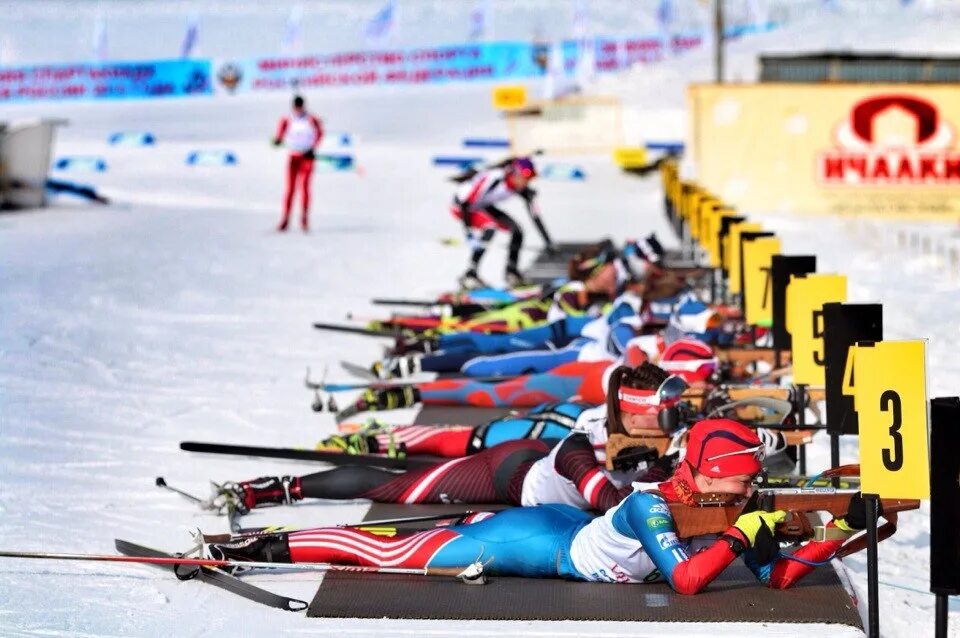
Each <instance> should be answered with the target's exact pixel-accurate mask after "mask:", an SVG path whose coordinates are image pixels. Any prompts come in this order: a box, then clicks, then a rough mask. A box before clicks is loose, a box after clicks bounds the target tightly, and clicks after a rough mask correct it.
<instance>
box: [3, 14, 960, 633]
mask: <svg viewBox="0 0 960 638" xmlns="http://www.w3.org/2000/svg"><path fill="white" fill-rule="evenodd" d="M834 22H836V21H834ZM831 24H833V23H831ZM827 26H828V27H830V25H829V24H828V25H827ZM833 26H836V25H835V24H834V25H833ZM941 26H942V25H941ZM874 27H875V25H867V26H866V27H864V28H865V29H867V28H870V29H873V28H874ZM921 27H923V28H928V27H929V25H926V26H924V25H921ZM904 28H905V27H903V26H893V27H889V28H888V31H889V32H890V33H889V34H888V37H889V38H890V39H893V40H897V39H898V38H901V36H902V37H903V38H904V39H905V41H907V40H906V38H907V36H906V35H903V34H902V33H900V31H898V30H902V29H904ZM918 28H920V27H918ZM943 28H946V27H943ZM827 31H829V28H828V29H827ZM784 33H785V34H784V35H781V36H764V38H767V39H765V40H762V41H759V43H755V44H750V43H747V42H744V43H740V44H737V45H735V46H734V47H732V51H731V58H732V60H733V61H734V62H733V63H734V65H735V68H737V67H736V65H737V64H741V65H748V62H749V61H750V60H751V59H752V56H753V55H755V53H756V51H757V50H763V47H766V46H773V45H772V44H771V42H770V38H775V37H779V40H778V41H780V42H783V41H786V40H789V39H790V38H793V39H794V40H795V41H799V40H800V38H801V35H806V31H802V30H800V31H798V30H788V31H785V32H784ZM864 33H867V32H866V31H864ZM871 33H872V31H871ZM864 37H866V36H864ZM922 40H923V38H922V37H921V35H917V34H916V33H914V34H912V35H911V36H910V39H909V42H911V43H914V44H916V43H917V42H920V41H922ZM931 41H932V40H931ZM876 46H883V43H880V44H877V45H876ZM909 46H913V45H912V44H911V45H909ZM706 64H707V62H706V58H705V57H702V56H698V54H694V55H692V56H690V57H689V58H686V59H680V60H676V61H673V62H670V63H668V64H666V65H664V66H662V67H657V68H653V67H650V68H647V69H639V70H637V71H635V72H632V73H630V74H627V75H626V76H624V77H621V78H606V79H605V80H604V81H603V84H604V87H605V89H607V90H616V91H617V92H618V93H620V94H622V95H624V96H625V97H626V98H627V99H628V100H629V101H630V104H631V106H632V108H633V109H634V113H635V117H634V118H633V130H634V133H635V135H636V136H638V137H642V136H655V137H658V138H670V137H681V136H682V135H683V132H684V131H683V125H684V121H685V119H684V114H683V94H682V86H683V82H684V79H685V78H687V77H694V78H697V77H699V76H700V75H704V76H705V75H706V73H707V71H705V70H704V69H705V68H708V67H707V66H706ZM744 73H745V72H744ZM488 91H489V85H475V86H456V85H451V86H447V87H442V88H428V89H424V88H422V87H419V88H418V89H417V90H416V91H410V90H406V89H401V88H398V89H393V90H390V91H382V90H376V89H363V90H339V91H330V92H323V93H317V94H315V95H311V96H308V97H310V98H311V102H312V105H313V106H314V107H315V108H316V110H317V111H319V112H320V113H321V114H322V115H323V117H324V118H325V120H326V122H327V125H328V127H329V128H330V129H331V130H338V131H341V130H342V131H350V132H352V133H354V134H357V135H359V136H360V138H361V140H362V142H361V146H360V148H359V150H358V156H359V160H360V163H361V164H362V166H363V168H364V174H363V175H362V176H361V175H357V174H352V173H347V174H321V175H318V176H317V177H316V178H315V180H314V195H315V205H314V232H313V233H311V234H309V235H302V234H300V233H299V232H292V233H289V234H287V235H279V234H277V233H274V232H273V231H272V228H273V226H274V225H275V223H276V221H277V204H278V201H279V198H280V190H281V180H280V176H281V171H282V165H283V155H282V153H281V152H279V151H274V150H273V149H271V148H270V147H269V145H268V144H267V140H268V138H269V136H270V135H271V133H272V128H273V125H274V123H275V120H276V118H277V116H278V115H279V114H280V113H281V112H282V111H283V109H284V108H285V107H286V103H287V100H288V96H287V95H285V94H272V95H266V96H248V97H237V98H215V99H214V98H210V99H197V100H187V101H179V102H157V103H151V102H135V103H127V104H123V103H118V104H82V105H69V106H66V105H56V104H43V105H36V106H33V107H26V106H23V107H16V108H7V109H4V110H2V111H0V119H16V118H17V117H24V116H31V115H38V114H41V115H58V116H67V117H69V118H70V120H71V125H70V127H69V128H67V129H65V130H64V131H63V132H62V135H61V136H60V139H59V142H58V146H57V154H58V155H60V154H71V153H77V154H79V153H82V154H103V155H104V156H105V157H106V158H107V160H108V161H109V162H110V171H109V172H107V173H105V174H103V175H81V174H73V175H68V176H65V177H67V178H70V179H77V180H78V181H85V180H88V181H94V182H96V183H97V185H98V186H100V187H101V188H102V189H103V190H104V192H105V193H106V194H108V195H110V196H113V197H115V198H116V199H117V200H118V202H120V204H119V205H117V206H114V207H109V208H91V207H87V206H85V205H76V204H74V203H72V202H70V201H68V200H62V201H61V202H60V203H58V205H56V206H54V207H53V208H50V209H47V210H43V211H35V212H30V213H17V214H4V215H2V216H0V289H2V290H3V295H2V298H0V326H2V330H0V388H2V390H0V445H2V453H0V454H2V456H0V547H3V548H17V549H29V550H45V551H83V552H111V551H112V549H113V548H112V539H113V538H114V537H118V536H119V537H123V538H129V539H131V540H136V541H140V542H143V543H145V544H148V545H155V546H159V547H164V548H171V549H172V548H177V547H182V546H183V545H185V544H186V542H187V539H188V535H187V530H188V529H191V528H196V527H198V526H200V527H202V528H203V529H205V530H211V531H218V530H222V529H223V526H224V523H223V521H222V520H217V519H214V518H211V517H209V516H205V515H202V514H199V513H197V512H195V511H194V510H193V509H192V508H191V507H190V505H189V504H188V503H186V502H185V501H182V500H180V499H178V498H177V497H175V496H173V495H170V494H167V493H165V492H162V491H160V490H158V489H157V488H155V487H154V486H153V483H154V478H155V477H156V476H158V475H163V476H165V477H166V478H167V480H168V481H169V482H170V483H171V484H172V485H178V486H181V487H184V488H185V489H189V490H195V491H203V490H204V489H205V484H206V481H207V480H208V479H215V480H227V479H246V478H252V477H254V476H259V475H262V474H274V473H277V474H292V473H299V472H304V471H308V470H311V469H312V468H313V466H306V465H303V464H297V463H292V462H290V463H287V462H279V461H263V462H256V461H251V460H246V459H228V458H223V459H219V458H215V457H209V458H208V457H203V456H197V455H187V454H185V453H181V452H180V451H179V450H178V449H177V444H178V442H179V441H181V440H184V439H194V440H221V441H230V442H238V443H248V444H266V445H310V444H311V443H312V442H314V441H316V440H317V439H319V438H322V437H323V436H324V435H325V434H327V433H328V432H330V431H331V430H332V428H333V423H332V418H331V417H330V416H329V415H327V414H323V415H317V414H314V413H312V412H311V411H310V410H309V403H310V399H311V397H310V395H309V394H308V393H307V392H306V391H305V390H304V389H303V386H302V378H303V373H304V369H305V367H306V366H307V365H311V366H313V367H314V370H315V371H316V370H317V369H318V368H319V367H321V366H322V365H323V364H324V363H329V364H331V365H332V366H333V365H334V364H335V362H336V361H337V360H338V359H349V360H353V361H358V362H367V361H370V360H371V359H372V358H374V357H375V356H376V355H377V354H378V344H377V343H375V342H373V341H372V340H370V339H365V338H361V337H353V336H340V335H338V336H331V335H325V334H320V333H317V332H316V331H313V330H312V329H311V328H310V322H311V321H314V320H330V321H341V320H343V319H344V316H345V313H346V312H348V311H350V312H353V313H355V314H356V315H361V316H371V315H374V314H378V313H379V312H381V311H380V310H378V309H376V308H374V307H372V306H370V305H369V299H370V298H371V297H375V296H411V297H419V296H425V295H430V294H435V293H438V292H440V291H443V290H446V289H448V288H449V286H450V285H451V283H452V280H453V277H454V275H455V274H456V273H458V272H459V271H460V270H461V269H462V268H463V265H464V259H465V258H464V255H463V249H462V248H451V247H447V246H444V245H442V244H441V242H440V241H439V240H440V239H441V238H442V237H446V236H456V235H457V232H458V226H457V225H456V224H455V223H454V221H453V220H452V219H451V218H449V216H448V214H447V212H446V203H447V201H448V200H449V197H450V193H451V188H450V185H449V184H448V183H446V182H445V181H444V180H443V177H444V175H445V173H444V172H443V171H441V170H438V169H434V168H433V167H432V166H430V163H429V157H430V155H431V154H434V153H439V152H449V151H455V150H456V149H457V145H458V144H459V140H460V138H461V137H464V136H468V135H502V134H503V133H504V130H503V125H502V123H501V122H500V121H499V120H498V119H497V117H496V115H495V114H494V113H493V112H492V111H491V110H490V108H489V106H488V104H489V99H488ZM136 129H147V130H150V131H152V132H154V133H155V134H156V135H157V137H158V140H159V143H158V145H157V146H156V147H155V148H153V149H149V150H144V149H134V148H126V149H123V148H111V147H107V146H106V143H105V141H106V137H107V135H108V133H110V132H111V131H114V130H136ZM224 147H227V148H230V149H232V150H234V151H236V152H237V153H238V155H239V158H240V163H239V165H238V166H236V167H232V168H190V167H187V166H186V165H185V164H184V162H183V159H184V157H185V155H186V154H187V152H188V151H190V150H193V149H196V148H224ZM582 164H583V165H584V166H585V168H586V170H587V172H588V174H589V180H588V181H586V182H583V183H575V182H573V183H563V182H544V183H543V184H542V186H541V187H540V191H541V196H542V201H541V205H542V208H543V210H544V213H545V216H546V218H547V222H548V224H549V226H550V228H551V231H552V232H553V233H554V235H555V236H556V237H557V238H558V239H561V240H562V239H582V238H584V237H599V236H603V235H606V234H610V235H613V236H615V237H627V236H631V235H637V234H639V233H641V232H644V231H647V230H649V229H654V230H658V231H660V232H661V234H662V235H664V236H669V235H667V231H666V229H665V228H664V227H663V222H662V213H661V210H660V203H659V202H660V201H661V195H660V193H659V188H658V184H657V181H656V178H650V179H647V180H640V179H636V178H632V177H627V176H623V175H621V174H619V173H617V171H616V170H615V169H614V168H613V167H612V166H611V165H610V162H609V160H608V159H606V158H582ZM518 212H519V211H518ZM765 223H766V224H767V225H769V226H770V227H771V228H773V229H775V230H777V231H778V233H779V234H780V236H781V237H782V238H783V243H784V246H786V247H788V249H789V250H790V251H791V252H795V253H806V252H808V251H812V252H814V253H816V254H817V255H818V257H819V260H820V262H819V263H820V270H822V271H830V270H835V271H838V272H844V273H846V274H847V275H848V277H849V281H850V290H851V300H852V301H873V300H880V301H883V302H884V304H885V322H886V325H885V328H886V334H887V336H888V337H889V338H907V337H928V338H929V339H930V347H929V366H930V374H929V388H930V394H931V396H937V395H946V394H956V393H957V392H958V386H960V363H958V362H957V358H956V356H955V353H956V351H957V345H958V342H960V334H958V331H960V327H958V323H957V321H956V317H957V316H958V315H960V295H958V294H957V291H958V287H960V277H958V276H957V275H956V274H951V273H950V272H948V269H947V268H946V267H945V266H944V265H943V264H942V263H940V262H938V259H940V258H939V257H938V256H937V255H926V256H924V255H919V254H914V253H912V252H911V251H909V250H906V249H902V248H900V247H899V246H898V243H897V240H896V232H897V231H898V230H899V229H901V228H903V227H902V226H885V225H878V224H876V223H873V222H866V221H862V222H858V221H841V220H818V224H817V231H818V232H817V233H816V234H814V233H811V232H809V222H808V221H807V220H804V219H799V218H791V217H770V216H766V217H765ZM528 230H529V231H530V232H528V238H529V239H528V245H530V246H536V245H538V240H537V238H536V235H535V232H534V231H533V229H532V228H528ZM927 232H930V230H928V231H927ZM932 232H933V234H936V235H938V236H939V237H941V238H945V239H943V241H946V242H951V241H952V242H953V243H952V245H957V242H956V240H952V239H951V238H950V236H949V235H950V233H951V232H952V229H946V228H942V227H934V228H932ZM532 256H533V252H532V251H531V252H527V253H525V257H526V258H528V259H529V258H532ZM503 259H504V250H503V248H497V249H493V250H492V251H491V254H490V255H489V257H488V259H487V262H486V264H485V268H486V270H485V272H484V274H485V275H486V276H488V277H489V278H490V279H498V278H499V275H500V269H501V268H502V264H503ZM333 369H334V370H335V366H334V368H333ZM332 375H333V372H332V373H331V376H332ZM343 378H346V375H343ZM844 445H845V447H844V451H843V452H844V460H845V461H851V460H854V459H855V458H856V442H855V441H846V442H845V444H844ZM827 459H828V447H827V442H826V441H825V440H822V441H820V442H819V443H818V444H817V445H815V446H814V450H813V453H812V454H811V467H818V466H822V465H825V464H826V461H827ZM364 509H365V505H363V504H362V503H350V504H311V505H304V506H302V507H298V508H285V509H284V511H282V513H281V510H273V511H271V510H267V511H264V512H256V513H255V514H253V515H251V516H249V517H248V518H247V522H248V523H250V524H251V525H254V524H259V523H264V524H266V523H297V524H307V523H310V524H323V523H333V522H344V521H350V520H357V519H359V518H360V517H361V516H362V513H363V511H364ZM928 535H929V511H928V509H927V508H926V506H924V508H923V509H922V510H921V511H920V512H916V513H909V514H906V515H904V516H902V518H901V529H900V531H899V532H898V533H897V535H896V537H895V538H894V539H891V540H889V541H886V542H884V543H883V544H882V545H881V549H880V571H881V580H882V585H881V588H880V595H881V605H882V610H881V615H882V621H883V626H882V627H883V634H884V635H885V636H914V635H932V631H933V630H932V622H933V621H932V615H933V597H932V596H931V595H930V594H927V593H924V591H923V590H925V589H926V588H927V580H928V555H927V545H928ZM846 564H847V566H848V568H849V570H850V572H851V576H852V579H853V582H854V584H855V586H856V588H857V589H858V590H859V592H860V593H861V597H863V596H864V593H865V583H866V579H865V564H864V560H863V558H862V557H860V556H857V557H854V558H851V559H848V560H847V561H846ZM252 580H253V581H254V582H256V583H258V584H262V585H264V586H266V587H268V588H271V589H274V590H276V591H280V592H283V593H286V594H290V595H294V596H297V597H300V598H309V597H310V596H311V595H312V593H313V591H315V589H316V583H317V581H318V577H316V576H313V575H310V576H306V575H300V576H296V575H283V576H260V577H254V578H252ZM914 590H915V591H914ZM951 620H952V623H953V630H954V632H960V602H958V601H953V603H952V606H951ZM174 627H175V628H176V631H177V632H178V633H180V634H186V635H223V634H225V633H228V632H229V633H233V634H242V635H258V634H264V633H266V632H267V631H276V630H277V629H280V630H284V631H289V632H291V633H293V632H296V633H330V632H331V631H336V632H338V633H351V634H366V633H372V632H377V633H388V634H398V635H405V634H419V635H435V634H443V633H447V632H449V630H450V628H449V626H448V625H446V624H444V623H435V622H419V621H418V622H396V621H360V620H355V621H342V620H337V621H323V620H308V619H305V618H303V617H301V616H298V615H294V614H288V613H283V612H276V611H272V610H266V609H264V608H260V607H257V606H255V605H252V604H249V603H246V602H244V601H240V600H236V599H233V598H232V597H230V596H229V595H227V594H224V593H223V592H221V591H219V590H217V589H214V588H210V587H203V586H202V585H196V584H190V583H188V584H181V583H178V582H176V581H174V580H173V579H172V578H169V577H168V576H167V575H165V574H162V573H160V572H158V571H155V570H152V569H149V568H146V567H104V566H103V565H98V564H79V563H77V564H74V563H42V564H40V563H27V562H15V561H5V562H3V563H0V634H3V635H39V634H42V635H159V634H161V633H169V632H170V631H171V629H172V628H174ZM670 629H671V628H668V627H663V626H656V625H650V626H644V627H643V629H641V630H638V628H637V626H636V625H635V624H627V623H479V622H474V623H458V624H457V627H456V631H457V633H461V634H465V635H491V634H494V633H496V634H503V633H523V634H527V635H560V634H563V635H581V634H583V633H587V632H589V633H590V634H597V635H626V634H628V633H629V634H631V635H637V634H638V633H641V634H644V635H652V634H663V633H665V632H668V631H670ZM674 629H675V627H674ZM810 629H811V630H812V631H815V630H817V629H818V628H813V627H811V628H810ZM823 629H825V628H823ZM761 631H762V632H763V634H764V635H775V634H773V633H771V632H773V631H774V628H771V627H764V628H762V629H761ZM784 631H786V632H790V633H791V634H793V635H795V633H796V629H795V628H794V629H788V628H786V629H784ZM827 631H830V632H831V634H832V635H846V634H845V632H837V631H836V630H835V629H827ZM683 632H684V635H688V636H698V635H703V636H707V635H710V636H720V635H742V634H743V633H747V632H756V628H744V627H738V626H729V627H724V628H718V627H706V626H700V627H696V626H684V628H683ZM724 632H726V633H724ZM957 635H960V633H958V634H957Z"/></svg>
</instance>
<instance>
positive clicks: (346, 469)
mask: <svg viewBox="0 0 960 638" xmlns="http://www.w3.org/2000/svg"><path fill="white" fill-rule="evenodd" d="M398 476H402V475H398V474H397V473H396V472H391V471H389V470H383V469H380V468H375V467H364V466H360V465H345V466H343V467H335V468H333V469H332V470H325V471H323V472H314V473H313V474H307V475H306V476H301V477H300V478H299V484H300V490H299V492H300V497H301V498H329V499H354V498H365V496H364V495H365V494H367V493H368V492H370V491H371V490H373V489H375V488H378V487H381V486H383V485H387V484H388V483H390V482H392V481H395V480H396V479H397V477H398ZM294 481H295V482H294V485H296V481H297V479H294Z"/></svg>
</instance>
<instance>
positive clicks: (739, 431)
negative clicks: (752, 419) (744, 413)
mask: <svg viewBox="0 0 960 638" xmlns="http://www.w3.org/2000/svg"><path fill="white" fill-rule="evenodd" d="M763 453H764V447H763V443H761V442H760V439H759V438H758V437H757V433H756V431H755V430H754V429H753V428H749V427H747V426H745V425H743V424H742V423H738V422H736V421H734V420H732V419H706V420H704V421H700V422H698V423H697V424H696V425H694V426H693V427H692V428H690V433H689V434H688V435H687V452H686V456H685V457H684V458H685V459H686V460H687V461H688V462H689V463H690V465H692V466H693V467H694V468H696V470H697V471H698V472H700V473H701V474H705V475H707V476H710V477H713V478H724V477H727V476H735V475H737V474H757V473H759V472H760V470H761V469H763V468H762V466H761V461H762V460H763Z"/></svg>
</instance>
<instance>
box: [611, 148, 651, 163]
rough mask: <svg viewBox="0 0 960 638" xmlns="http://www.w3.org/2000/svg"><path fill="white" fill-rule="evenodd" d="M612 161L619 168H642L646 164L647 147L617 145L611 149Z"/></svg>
mask: <svg viewBox="0 0 960 638" xmlns="http://www.w3.org/2000/svg"><path fill="white" fill-rule="evenodd" d="M613 162H614V163H615V164H616V165H617V166H619V167H620V168H643V167H644V166H646V165H647V149H646V148H645V147H643V146H618V147H617V148H615V149H613Z"/></svg>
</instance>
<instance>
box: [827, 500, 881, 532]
mask: <svg viewBox="0 0 960 638" xmlns="http://www.w3.org/2000/svg"><path fill="white" fill-rule="evenodd" d="M878 509H879V511H878V512H877V516H883V504H882V503H880V504H879V507H878ZM838 523H842V524H841V525H840V527H841V529H842V528H843V526H844V525H845V526H846V527H849V528H850V529H851V530H858V531H859V530H861V529H866V528H867V502H866V501H865V500H863V494H861V493H860V492H857V493H856V494H854V496H853V497H852V498H851V499H850V508H849V509H848V510H847V515H846V516H844V517H843V518H841V519H840V520H839V521H838Z"/></svg>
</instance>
